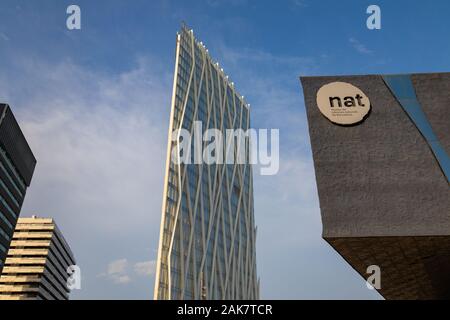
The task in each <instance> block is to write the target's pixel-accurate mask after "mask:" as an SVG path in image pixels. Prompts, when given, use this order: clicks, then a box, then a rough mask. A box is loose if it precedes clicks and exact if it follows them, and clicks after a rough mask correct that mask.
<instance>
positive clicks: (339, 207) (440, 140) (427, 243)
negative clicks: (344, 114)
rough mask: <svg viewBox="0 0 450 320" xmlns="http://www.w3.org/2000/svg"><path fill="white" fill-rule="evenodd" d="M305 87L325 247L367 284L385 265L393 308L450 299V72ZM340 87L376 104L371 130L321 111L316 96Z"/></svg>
mask: <svg viewBox="0 0 450 320" xmlns="http://www.w3.org/2000/svg"><path fill="white" fill-rule="evenodd" d="M301 82H302V86H303V90H304V98H305V105H306V110H307V116H308V123H309V132H310V138H311V147H312V152H313V158H314V167H315V173H316V180H317V188H318V193H319V200H320V208H321V216H322V223H323V238H324V239H325V240H326V241H327V242H328V243H330V244H331V245H332V246H333V248H334V249H336V250H337V251H338V252H339V253H340V254H341V255H342V256H343V258H344V259H345V260H347V262H348V263H349V264H350V265H351V266H352V267H353V268H354V269H355V270H356V271H358V272H359V273H360V274H361V275H362V276H363V277H364V278H368V276H370V274H368V273H367V272H366V271H367V268H368V267H369V266H371V265H378V266H379V267H380V269H381V289H379V292H380V294H382V295H383V296H384V297H385V298H386V299H433V298H450V281H449V280H450V188H449V180H448V179H449V177H448V159H449V158H448V155H449V154H450V109H449V106H450V94H449V93H450V73H435V74H413V75H396V76H381V75H367V76H333V77H302V78H301ZM333 82H345V83H349V84H351V85H352V86H355V87H356V88H358V89H360V90H361V91H362V92H363V93H364V94H365V95H366V96H367V98H368V100H370V112H369V113H368V114H367V116H365V118H364V119H363V120H362V121H359V122H357V123H355V124H353V125H339V123H337V124H336V123H333V122H332V121H330V119H329V118H327V117H325V116H324V114H323V113H322V112H321V110H320V109H319V106H318V101H319V100H318V97H317V93H318V91H319V89H320V88H322V87H323V86H324V85H327V84H330V83H333ZM330 98H331V97H330ZM330 101H331V100H330ZM332 107H334V108H339V106H338V104H336V105H335V106H332ZM342 108H345V106H342ZM355 110H356V109H355ZM354 112H357V111H354Z"/></svg>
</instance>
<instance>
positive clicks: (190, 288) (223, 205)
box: [154, 27, 259, 300]
mask: <svg viewBox="0 0 450 320" xmlns="http://www.w3.org/2000/svg"><path fill="white" fill-rule="evenodd" d="M170 117H171V118H170V125H169V141H168V152H167V163H166V176H165V186H164V198H163V210H162V220H161V231H160V243H159V251H158V261H157V270H156V281H155V291H154V297H155V299H187V300H189V299H195V300H200V299H258V298H259V281H258V278H257V272H256V249H255V239H256V227H255V221H254V208H253V176H252V166H251V164H250V163H249V161H245V163H241V164H221V163H214V164H206V163H204V162H203V161H202V163H194V162H191V163H190V164H187V163H179V164H178V163H177V162H176V161H174V160H175V159H174V157H178V156H179V153H176V152H173V151H174V148H175V149H176V147H177V143H179V139H177V138H174V139H172V138H173V136H172V133H173V132H174V131H175V130H177V129H185V130H187V131H188V132H190V133H191V134H193V133H194V131H195V130H194V122H195V121H201V123H202V131H201V133H202V134H203V133H204V132H205V130H207V129H218V130H220V131H221V132H223V134H224V135H225V131H226V130H227V129H235V130H236V129H243V130H244V131H246V130H247V129H248V128H249V127H250V112H249V105H248V104H246V103H245V101H244V99H243V97H242V96H240V95H239V94H238V93H237V92H236V90H235V87H234V84H233V83H232V82H231V81H230V80H229V79H228V76H226V75H225V74H224V72H223V70H222V69H221V68H220V67H219V65H218V64H217V63H214V62H213V61H212V59H211V57H210V55H209V53H208V50H207V49H206V48H205V46H204V45H203V44H202V43H201V42H198V41H197V40H196V39H195V37H194V34H193V31H192V30H188V29H187V28H185V27H183V28H182V29H181V31H180V32H179V33H178V34H177V46H176V63H175V77H174V86H173V94H172V105H171V116H170ZM197 123H198V122H197ZM193 139H200V143H201V144H202V147H203V150H204V149H205V147H206V146H207V144H208V142H205V141H203V140H202V138H201V137H200V138H199V137H193ZM191 146H192V150H191V155H190V156H191V157H192V159H194V154H195V152H196V151H195V150H194V143H191ZM221 147H222V148H223V150H224V152H225V148H226V147H227V143H223V145H222V146H221ZM248 150H249V142H248V141H247V140H246V141H245V158H246V160H248V159H249V157H250V155H249V151H248ZM236 151H237V150H236V149H234V150H233V151H232V152H236ZM219 152H220V151H219Z"/></svg>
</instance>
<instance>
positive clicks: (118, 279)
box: [99, 259, 131, 284]
mask: <svg viewBox="0 0 450 320" xmlns="http://www.w3.org/2000/svg"><path fill="white" fill-rule="evenodd" d="M128 265H129V263H128V260H127V259H119V260H115V261H112V262H111V263H109V264H108V267H107V271H106V273H101V274H100V275H99V276H100V277H107V278H108V279H110V280H111V281H112V282H113V283H116V284H127V283H130V282H131V278H130V276H129V275H128V274H127V272H128Z"/></svg>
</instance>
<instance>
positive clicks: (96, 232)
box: [0, 58, 172, 298]
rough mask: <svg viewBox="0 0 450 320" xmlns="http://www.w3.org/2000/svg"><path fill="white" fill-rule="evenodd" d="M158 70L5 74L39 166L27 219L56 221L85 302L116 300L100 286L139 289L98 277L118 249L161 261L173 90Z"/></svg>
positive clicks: (45, 68)
mask: <svg viewBox="0 0 450 320" xmlns="http://www.w3.org/2000/svg"><path fill="white" fill-rule="evenodd" d="M160 65H161V63H160V61H152V60H151V58H140V59H138V60H137V61H136V64H135V66H134V67H133V68H131V69H129V70H125V71H120V72H119V71H118V72H114V73H107V72H102V71H95V72H94V71H92V70H93V69H87V68H84V67H82V66H80V65H77V64H74V63H73V62H71V61H61V62H57V63H52V64H50V63H48V62H46V61H43V60H35V59H20V58H16V60H12V61H10V62H9V63H8V67H7V68H5V69H3V72H2V73H1V74H0V101H2V102H3V101H5V102H7V103H9V104H10V105H11V107H12V109H13V112H14V113H15V115H16V118H17V119H18V121H19V122H20V125H21V128H22V130H23V131H24V134H25V136H26V138H27V140H28V142H29V144H30V146H31V148H32V150H33V152H34V154H35V156H36V158H37V166H36V171H35V174H34V176H33V181H32V184H31V186H30V188H29V189H28V192H27V195H26V198H25V203H24V207H23V209H22V212H21V215H22V216H30V215H31V214H37V215H39V216H44V217H45V216H48V217H53V218H55V220H56V222H57V223H58V225H59V227H60V228H61V230H62V232H63V233H64V235H65V237H66V238H67V240H68V242H69V244H70V246H71V247H72V250H73V251H74V254H75V257H76V259H77V263H78V264H79V265H80V267H81V268H82V270H83V281H84V285H83V286H84V288H87V287H90V288H91V289H84V290H82V292H81V291H80V294H81V296H84V295H88V296H90V297H92V296H94V297H98V298H104V297H108V292H105V291H104V290H102V289H101V287H102V285H98V284H96V282H97V281H104V280H102V279H105V280H106V279H110V280H111V279H112V280H113V281H114V282H115V283H122V284H125V283H129V282H131V281H132V276H131V275H130V274H127V273H125V274H121V273H117V274H115V275H114V276H113V277H112V278H111V277H100V278H99V277H97V275H98V274H99V273H101V272H103V273H105V271H104V270H105V268H104V266H105V265H106V264H108V263H109V261H112V260H113V259H114V256H115V255H116V253H117V252H116V251H114V250H109V249H110V248H116V250H122V251H123V250H128V252H127V258H128V259H129V260H130V261H144V260H146V259H152V258H154V257H155V255H156V251H155V250H156V248H157V245H158V244H157V239H158V238H159V225H160V218H161V201H162V190H163V182H164V179H163V175H164V166H165V156H166V144H167V133H168V132H167V130H168V124H169V111H170V96H171V86H172V75H171V74H170V72H167V71H165V70H163V69H160V67H159V66H160ZM144 244H145V245H144ZM149 245H150V248H148V247H149ZM116 267H117V265H114V264H113V265H112V267H111V268H116ZM142 286H146V287H148V288H149V289H148V292H149V294H150V293H151V288H152V285H149V284H148V283H147V284H142ZM88 290H89V291H88ZM74 294H75V295H77V294H78V292H75V293H74Z"/></svg>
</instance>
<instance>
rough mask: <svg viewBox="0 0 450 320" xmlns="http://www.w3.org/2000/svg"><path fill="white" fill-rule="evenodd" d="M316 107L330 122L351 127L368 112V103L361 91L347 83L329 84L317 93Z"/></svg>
mask: <svg viewBox="0 0 450 320" xmlns="http://www.w3.org/2000/svg"><path fill="white" fill-rule="evenodd" d="M317 106H318V107H319V110H320V112H322V114H323V115H324V116H325V117H326V118H327V119H328V120H330V121H331V122H333V123H336V124H342V125H351V124H355V123H358V122H361V121H362V120H363V119H364V117H365V116H366V115H367V114H368V113H369V111H370V101H369V98H368V97H367V96H366V95H365V93H364V92H362V91H361V89H359V88H357V87H355V86H354V85H352V84H350V83H347V82H331V83H328V84H326V85H324V86H322V87H321V88H320V89H319V91H317Z"/></svg>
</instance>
